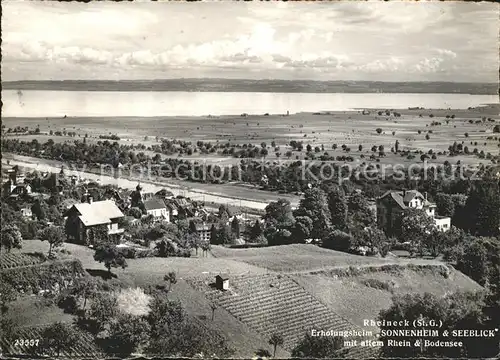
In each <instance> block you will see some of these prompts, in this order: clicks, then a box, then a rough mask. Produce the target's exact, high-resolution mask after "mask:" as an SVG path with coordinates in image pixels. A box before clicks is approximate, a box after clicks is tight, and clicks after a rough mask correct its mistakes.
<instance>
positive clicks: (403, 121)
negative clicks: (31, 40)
mask: <svg viewBox="0 0 500 360" xmlns="http://www.w3.org/2000/svg"><path fill="white" fill-rule="evenodd" d="M499 110H500V106H499V105H488V106H484V107H478V108H473V109H470V110H452V109H449V110H444V109H417V110H396V112H398V113H399V114H401V116H397V117H396V116H394V113H393V112H391V115H389V116H387V115H386V114H385V109H379V110H377V109H375V110H370V111H369V114H363V113H362V112H361V111H336V112H335V111H332V112H322V113H298V114H293V115H290V116H284V115H268V116H266V115H248V116H245V117H243V116H239V115H236V116H217V117H214V116H211V117H208V116H207V117H182V116H179V117H144V118H138V117H104V118H102V117H101V118H96V117H67V118H4V119H2V120H3V124H5V126H6V127H15V126H28V127H30V128H35V127H36V126H39V127H40V131H41V132H42V133H47V134H48V132H49V131H50V130H53V131H56V130H63V129H65V130H67V131H74V132H76V134H77V135H76V137H68V136H59V137H58V136H50V135H20V136H17V137H19V138H22V139H25V140H26V141H30V140H32V139H33V138H36V139H37V140H39V141H46V140H48V138H52V139H53V140H54V141H73V140H75V139H80V140H81V139H83V137H84V136H85V135H86V134H87V135H88V136H89V138H88V140H87V141H91V142H95V141H98V140H100V139H99V136H100V135H110V134H115V135H117V136H119V137H120V141H119V143H121V144H129V145H130V144H139V143H141V144H144V145H145V146H146V147H148V146H151V145H153V144H159V141H157V140H160V139H161V138H165V139H178V140H186V141H191V142H193V143H196V141H198V140H202V141H211V142H217V141H218V142H220V143H227V142H230V143H231V144H235V145H237V144H240V145H241V144H248V143H252V144H259V145H260V144H261V143H262V142H265V143H266V144H267V146H270V145H271V143H272V142H273V141H274V142H275V143H276V145H277V146H279V147H280V149H279V151H278V152H280V153H281V159H285V153H286V152H287V151H289V150H291V148H290V147H289V143H290V141H291V140H296V141H302V142H303V143H304V147H305V146H306V145H307V144H310V145H311V146H312V147H313V149H314V147H316V146H318V147H320V149H321V147H322V146H323V149H324V150H320V152H319V154H323V153H324V152H327V153H328V154H329V155H333V156H337V155H346V152H343V151H342V149H341V147H342V145H346V146H347V147H349V148H350V149H351V151H350V152H349V155H351V156H353V157H354V158H357V159H359V157H360V156H361V155H364V157H365V158H366V157H369V156H370V155H371V154H372V151H371V148H372V146H374V145H375V146H377V147H378V146H380V145H383V146H384V149H385V152H386V154H387V156H386V157H384V158H382V159H380V162H381V163H406V162H407V161H406V158H402V157H401V156H399V155H394V154H391V152H390V150H391V148H392V147H394V145H395V142H396V140H397V141H399V148H400V149H401V150H412V151H413V150H422V151H424V152H428V151H429V150H431V149H432V150H433V151H434V152H435V153H437V152H440V151H446V150H448V147H449V146H450V145H452V144H453V142H455V141H456V142H457V143H462V142H463V146H468V148H469V150H470V151H471V152H472V151H473V149H474V148H477V149H478V152H480V151H484V153H488V152H490V153H491V154H492V155H496V154H498V151H499V149H500V148H499V147H498V145H499V144H500V142H499V140H498V139H499V137H500V134H498V135H497V134H494V133H493V127H494V126H495V125H497V124H499V123H500V121H499V116H498V115H499ZM380 111H382V115H378V113H379V112H380ZM452 115H453V116H454V118H453V119H452V118H451V117H452ZM446 116H448V118H446ZM488 119H489V120H488ZM471 121H472V123H471ZM377 128H380V129H382V132H381V133H380V134H378V133H377V131H376V129H377ZM419 132H420V133H419ZM495 137H497V139H495ZM475 143H477V144H475ZM333 144H336V145H337V147H338V148H337V149H335V150H333V149H332V145H333ZM360 145H361V146H362V149H361V150H359V146H360ZM304 154H305V149H304V150H303V151H302V152H298V151H293V152H292V155H291V156H290V159H296V158H297V157H298V158H299V159H301V158H303V157H304ZM149 155H152V154H149ZM175 156H177V155H175ZM183 157H184V158H185V159H188V158H192V159H193V160H194V159H196V160H199V161H200V160H208V161H214V162H223V163H236V162H238V161H239V159H237V158H231V157H228V156H227V155H224V156H223V155H221V154H210V155H201V154H194V155H192V156H187V155H184V156H183ZM267 159H268V160H269V161H273V160H276V155H275V151H274V149H272V148H269V155H268V157H267ZM417 159H418V157H417ZM446 160H448V161H450V162H452V161H451V160H450V158H449V157H447V156H438V158H437V159H435V160H433V162H437V163H442V162H444V161H446ZM457 160H461V161H462V162H463V163H469V164H477V163H479V162H483V163H488V162H489V161H488V160H485V159H483V160H480V159H479V158H478V157H475V156H473V155H470V156H456V157H453V162H456V161H457ZM413 161H414V160H413ZM408 162H409V161H408Z"/></svg>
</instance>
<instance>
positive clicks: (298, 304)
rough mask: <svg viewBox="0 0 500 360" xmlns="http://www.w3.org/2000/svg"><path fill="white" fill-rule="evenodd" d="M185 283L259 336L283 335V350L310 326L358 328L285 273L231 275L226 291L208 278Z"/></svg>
mask: <svg viewBox="0 0 500 360" xmlns="http://www.w3.org/2000/svg"><path fill="white" fill-rule="evenodd" d="M189 282H190V284H192V286H193V287H194V288H196V289H197V290H198V291H201V292H204V293H205V295H206V296H207V298H208V299H210V301H211V302H212V303H214V304H215V305H216V306H218V307H222V308H223V309H224V310H226V311H228V312H229V313H230V314H231V315H233V316H234V317H235V318H237V319H239V320H240V321H241V322H243V323H245V324H246V325H248V327H249V328H251V329H252V330H254V331H255V332H257V333H259V334H260V335H261V336H262V337H263V338H265V339H269V338H270V336H271V335H272V334H274V333H278V334H280V335H281V336H283V339H284V344H283V347H284V348H285V349H287V350H292V349H293V348H294V347H295V345H296V344H297V342H298V341H300V339H301V338H302V337H303V336H304V335H305V334H306V333H307V332H308V331H311V330H312V329H315V330H325V331H327V330H332V331H352V330H358V331H361V330H362V329H361V328H359V327H356V326H354V325H353V324H351V323H350V322H349V321H347V320H345V319H343V318H341V317H340V316H338V315H337V314H336V313H335V312H333V311H332V310H331V309H328V308H327V307H326V306H325V305H323V304H322V303H321V302H319V301H318V300H317V299H316V298H315V297H314V296H312V295H311V294H310V293H309V292H307V291H306V290H304V289H303V288H302V287H301V286H299V285H298V284H297V283H296V282H295V281H293V279H292V278H290V277H288V276H285V275H277V274H267V275H261V276H238V277H232V278H231V279H230V289H229V290H228V291H219V290H217V289H215V287H214V284H212V283H211V281H201V280H191V281H189ZM355 338H357V337H355ZM355 338H350V339H355ZM358 339H359V338H358ZM370 350H372V349H370V348H362V347H356V348H354V347H353V348H350V349H349V356H350V357H354V358H364V357H370V356H373V355H374V352H372V351H370ZM373 351H376V349H373Z"/></svg>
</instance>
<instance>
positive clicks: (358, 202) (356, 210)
mask: <svg viewBox="0 0 500 360" xmlns="http://www.w3.org/2000/svg"><path fill="white" fill-rule="evenodd" d="M347 207H348V213H349V216H348V219H349V221H348V223H349V227H350V228H356V227H358V226H361V227H366V226H371V225H374V223H375V217H374V213H373V211H372V210H371V209H370V205H369V204H368V200H367V199H366V198H365V196H364V195H363V194H362V193H354V194H353V195H351V196H350V197H349V201H348V204H347Z"/></svg>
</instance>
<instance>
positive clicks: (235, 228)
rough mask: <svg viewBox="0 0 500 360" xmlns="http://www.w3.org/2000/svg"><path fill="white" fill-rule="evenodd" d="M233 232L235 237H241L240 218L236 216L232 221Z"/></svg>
mask: <svg viewBox="0 0 500 360" xmlns="http://www.w3.org/2000/svg"><path fill="white" fill-rule="evenodd" d="M231 232H232V233H233V236H234V237H235V238H239V237H240V233H241V231H240V220H238V218H237V217H236V216H235V217H234V219H233V221H231Z"/></svg>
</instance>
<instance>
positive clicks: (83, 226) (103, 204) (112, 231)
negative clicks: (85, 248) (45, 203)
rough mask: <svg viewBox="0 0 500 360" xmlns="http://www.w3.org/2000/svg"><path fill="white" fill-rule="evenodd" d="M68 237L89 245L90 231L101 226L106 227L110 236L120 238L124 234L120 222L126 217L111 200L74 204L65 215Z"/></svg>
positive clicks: (90, 199) (90, 200)
mask: <svg viewBox="0 0 500 360" xmlns="http://www.w3.org/2000/svg"><path fill="white" fill-rule="evenodd" d="M65 216H66V229H67V230H70V231H68V237H69V238H73V239H74V240H75V241H76V242H78V243H82V244H89V242H90V239H89V231H90V230H91V229H93V228H96V227H99V226H106V228H107V230H108V235H109V236H110V237H113V238H115V239H116V238H120V237H121V235H122V234H123V232H124V229H123V228H120V227H119V224H118V220H120V219H121V218H123V217H124V215H123V213H122V212H121V211H120V209H119V208H118V207H117V206H116V204H115V203H114V202H113V201H111V200H103V201H95V202H94V201H92V198H89V200H88V202H86V203H79V204H74V205H73V206H72V207H71V208H70V209H69V210H67V211H66V213H65Z"/></svg>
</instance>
